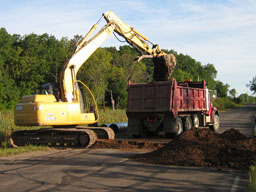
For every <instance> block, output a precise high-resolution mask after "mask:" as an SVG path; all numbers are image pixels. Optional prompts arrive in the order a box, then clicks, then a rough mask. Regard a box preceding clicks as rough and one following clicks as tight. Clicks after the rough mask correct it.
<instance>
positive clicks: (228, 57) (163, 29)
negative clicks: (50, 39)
mask: <svg viewBox="0 0 256 192" xmlns="http://www.w3.org/2000/svg"><path fill="white" fill-rule="evenodd" d="M0 5H1V6H0V27H4V28H5V29H6V30H7V31H8V32H9V33H11V34H14V33H16V34H21V35H25V34H29V33H36V34H42V33H48V34H51V35H54V36H56V37H57V38H61V37H68V38H72V37H73V36H74V35H76V34H79V35H85V34H86V33H87V32H88V30H89V29H90V28H91V26H92V25H93V24H94V23H96V22H97V20H98V19H99V18H100V16H101V14H102V13H103V12H106V11H108V10H112V11H114V12H115V13H116V14H117V15H118V16H119V17H120V18H121V19H122V20H123V21H125V22H126V23H127V24H129V25H131V26H133V27H134V28H135V29H137V31H139V32H140V33H142V34H143V35H145V36H146V37H148V38H149V40H150V41H152V42H154V43H157V44H159V45H160V47H161V48H162V49H169V50H170V49H174V50H176V51H177V52H178V53H183V54H188V55H190V56H191V57H193V58H194V59H196V60H197V61H200V62H201V63H202V64H203V65H206V64H208V63H211V64H214V66H215V67H216V69H217V71H218V75H217V80H221V81H222V82H224V83H228V84H229V85H230V89H232V88H235V89H236V90H237V92H238V94H241V93H248V94H251V92H250V91H249V88H248V87H246V84H248V83H249V81H250V80H252V78H253V77H254V76H255V75H256V67H255V61H256V53H255V50H256V1H255V0H243V1H241V0H227V1H224V0H223V1H222V0H179V1H175V0H161V1H155V0H119V1H115V0H108V1H101V0H94V1H87V0H72V1H70V0H69V1H68V0H11V1H10V0H0ZM101 25H102V26H103V25H104V20H102V22H101ZM120 45H125V44H120V42H118V41H117V40H116V39H115V38H114V37H113V36H111V37H110V38H109V39H108V40H107V41H106V42H105V43H104V44H103V46H104V47H106V46H107V47H109V46H117V47H119V46H120Z"/></svg>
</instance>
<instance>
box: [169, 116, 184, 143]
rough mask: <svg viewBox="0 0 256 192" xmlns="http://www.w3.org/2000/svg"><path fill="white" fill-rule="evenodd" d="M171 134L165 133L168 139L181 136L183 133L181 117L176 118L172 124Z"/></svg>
mask: <svg viewBox="0 0 256 192" xmlns="http://www.w3.org/2000/svg"><path fill="white" fill-rule="evenodd" d="M171 130H172V132H171V133H165V136H166V137H167V138H172V137H175V136H177V135H180V134H181V133H182V132H183V122H182V119H181V118H180V117H176V118H174V119H173V120H172V122H171Z"/></svg>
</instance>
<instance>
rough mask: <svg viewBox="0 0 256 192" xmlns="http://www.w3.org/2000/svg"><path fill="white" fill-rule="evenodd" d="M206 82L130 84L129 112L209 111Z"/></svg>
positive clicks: (176, 113) (175, 114) (174, 81)
mask: <svg viewBox="0 0 256 192" xmlns="http://www.w3.org/2000/svg"><path fill="white" fill-rule="evenodd" d="M207 97H208V91H206V82H205V81H202V82H181V83H178V82H177V81H176V80H175V79H173V80H172V81H171V82H170V81H162V82H153V83H142V84H130V85H129V88H128V106H127V113H133V112H145V113H146V112H172V113H173V115H174V116H177V115H178V113H180V112H196V111H207V108H208V106H209V105H208V106H207V102H210V101H209V99H208V98H207Z"/></svg>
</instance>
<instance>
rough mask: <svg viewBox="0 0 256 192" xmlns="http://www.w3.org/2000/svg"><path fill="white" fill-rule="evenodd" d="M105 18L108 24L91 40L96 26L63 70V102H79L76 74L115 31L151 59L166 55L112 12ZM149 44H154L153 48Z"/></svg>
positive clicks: (61, 86)
mask: <svg viewBox="0 0 256 192" xmlns="http://www.w3.org/2000/svg"><path fill="white" fill-rule="evenodd" d="M103 16H104V18H105V20H106V21H107V24H106V25H105V26H104V27H103V28H102V29H101V30H100V31H99V32H98V33H96V34H95V35H94V36H93V37H91V38H90V39H89V37H90V36H91V35H92V33H93V32H94V31H95V30H96V28H97V27H98V24H94V25H93V26H92V28H91V30H90V31H89V32H88V33H87V35H86V36H85V37H84V38H83V39H82V40H81V41H80V42H79V43H78V45H77V47H76V50H75V52H74V54H73V55H72V56H71V58H70V59H69V60H68V61H67V62H66V63H65V65H64V67H63V68H62V71H61V81H60V88H61V97H62V98H61V99H62V100H63V101H67V102H73V101H79V93H78V89H77V88H76V86H77V85H76V83H75V82H76V74H77V72H78V70H79V69H80V67H81V66H82V65H83V64H84V62H85V61H86V60H87V59H88V58H89V57H90V55H92V54H93V53H94V52H95V50H96V49H97V48H98V47H100V46H101V44H102V43H103V42H104V41H105V40H106V39H107V37H108V36H110V35H111V34H112V33H113V32H114V31H115V32H116V33H118V34H119V35H120V36H122V37H124V38H125V39H126V41H127V42H128V43H129V44H130V45H131V46H133V47H134V48H137V49H139V50H140V51H143V52H146V53H147V54H148V55H150V57H151V58H152V57H158V56H163V55H166V53H164V52H163V51H161V50H160V48H159V47H158V45H154V44H153V43H151V42H150V41H149V40H148V39H147V38H146V37H145V36H143V35H141V34H140V33H139V32H137V31H136V30H135V29H134V28H132V27H131V26H130V25H128V24H126V23H125V22H123V21H122V20H121V19H120V18H119V17H118V16H117V15H116V14H115V13H113V12H112V11H107V12H106V13H104V14H103ZM148 43H150V44H152V45H153V48H151V47H150V46H149V45H148ZM173 57H174V56H173ZM144 58H145V57H144ZM174 60H175V58H174ZM174 62H175V61H174Z"/></svg>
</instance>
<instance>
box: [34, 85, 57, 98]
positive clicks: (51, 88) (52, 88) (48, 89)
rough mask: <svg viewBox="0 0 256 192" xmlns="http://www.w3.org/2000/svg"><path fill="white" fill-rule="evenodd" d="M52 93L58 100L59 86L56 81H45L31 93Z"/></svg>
mask: <svg viewBox="0 0 256 192" xmlns="http://www.w3.org/2000/svg"><path fill="white" fill-rule="evenodd" d="M36 94H40V95H54V96H55V98H56V100H57V101H60V91H59V86H58V85H57V84H56V83H45V84H43V85H41V86H39V87H37V88H35V89H34V92H33V95H36Z"/></svg>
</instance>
